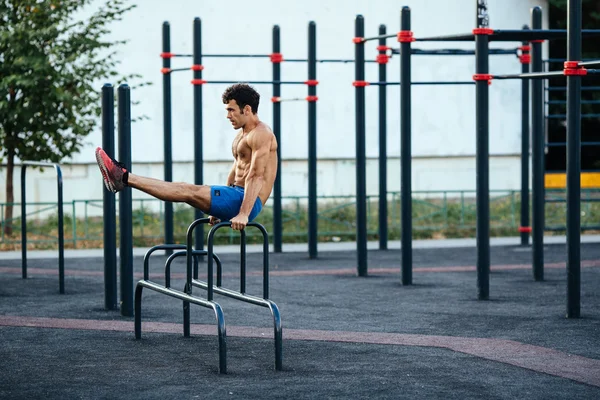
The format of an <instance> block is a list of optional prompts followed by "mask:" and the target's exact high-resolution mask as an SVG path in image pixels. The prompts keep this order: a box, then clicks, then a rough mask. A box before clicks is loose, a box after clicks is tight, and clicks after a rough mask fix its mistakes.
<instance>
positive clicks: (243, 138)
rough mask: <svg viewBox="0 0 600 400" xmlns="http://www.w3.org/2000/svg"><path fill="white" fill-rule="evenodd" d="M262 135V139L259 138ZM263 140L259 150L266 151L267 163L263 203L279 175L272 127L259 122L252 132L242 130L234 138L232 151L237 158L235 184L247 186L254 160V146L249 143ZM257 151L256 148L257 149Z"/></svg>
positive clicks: (264, 173)
mask: <svg viewBox="0 0 600 400" xmlns="http://www.w3.org/2000/svg"><path fill="white" fill-rule="evenodd" d="M259 135H260V139H262V140H258V139H259ZM265 139H266V140H265ZM249 141H250V142H252V143H257V142H261V143H263V145H262V146H261V147H259V148H258V150H257V151H261V152H265V153H266V154H265V156H266V165H265V168H264V172H263V185H262V187H261V189H260V192H259V194H258V197H259V198H260V200H261V202H262V203H263V205H264V204H265V203H266V201H267V199H268V198H269V196H270V195H271V191H272V189H273V184H274V182H275V177H276V176H277V140H275V135H274V134H273V132H272V131H271V129H270V128H269V127H268V126H267V125H266V124H264V123H262V122H259V124H258V126H256V128H254V129H253V130H251V131H250V132H248V133H246V134H244V133H243V130H240V131H239V132H238V134H237V135H236V137H235V138H234V139H233V145H232V152H233V158H234V159H235V177H234V181H233V184H234V185H237V186H242V187H245V186H246V178H247V177H248V174H249V173H250V167H251V162H252V148H251V147H250V145H249ZM255 151H256V149H255Z"/></svg>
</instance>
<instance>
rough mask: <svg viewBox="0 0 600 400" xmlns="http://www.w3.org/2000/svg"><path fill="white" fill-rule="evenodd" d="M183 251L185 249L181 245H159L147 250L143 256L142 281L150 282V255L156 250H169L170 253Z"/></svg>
mask: <svg viewBox="0 0 600 400" xmlns="http://www.w3.org/2000/svg"><path fill="white" fill-rule="evenodd" d="M184 249H186V246H185V245H183V244H159V245H156V246H153V247H151V248H150V249H148V251H146V254H144V280H145V281H147V280H150V255H152V253H154V252H155V251H157V250H171V252H172V251H173V250H184Z"/></svg>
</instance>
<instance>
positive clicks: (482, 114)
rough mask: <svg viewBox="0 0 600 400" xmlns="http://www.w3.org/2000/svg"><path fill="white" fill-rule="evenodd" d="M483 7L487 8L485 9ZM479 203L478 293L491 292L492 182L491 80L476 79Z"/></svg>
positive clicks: (482, 60) (483, 40) (483, 16)
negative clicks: (490, 157) (490, 165)
mask: <svg viewBox="0 0 600 400" xmlns="http://www.w3.org/2000/svg"><path fill="white" fill-rule="evenodd" d="M477 4H478V13H477V23H478V26H477V27H478V28H487V27H488V18H487V1H481V0H479V1H478V2H477ZM482 10H483V12H482ZM488 48H489V41H488V35H476V38H475V49H476V51H477V54H476V55H475V64H476V67H475V68H476V73H477V74H483V75H485V74H488V73H489V55H488ZM475 90H476V92H475V93H476V131H477V137H476V149H477V153H476V171H477V174H476V175H477V177H476V192H477V199H476V206H477V233H476V239H477V297H478V299H479V300H488V299H489V296H490V293H489V292H490V290H489V284H490V282H489V275H490V186H489V185H490V183H489V86H488V81H485V80H481V81H477V82H476V86H475Z"/></svg>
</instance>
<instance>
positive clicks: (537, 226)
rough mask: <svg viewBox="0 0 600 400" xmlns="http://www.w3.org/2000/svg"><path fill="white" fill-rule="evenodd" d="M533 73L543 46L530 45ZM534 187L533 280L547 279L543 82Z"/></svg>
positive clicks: (536, 109)
mask: <svg viewBox="0 0 600 400" xmlns="http://www.w3.org/2000/svg"><path fill="white" fill-rule="evenodd" d="M531 28H532V29H541V28H542V9H541V8H540V7H534V8H533V9H532V10H531ZM531 61H532V62H531V72H542V69H543V66H542V43H540V42H532V43H531ZM531 117H532V120H531V130H532V138H531V141H532V146H531V164H532V168H531V182H532V183H531V187H532V195H531V202H532V207H531V208H532V220H531V229H532V258H533V278H534V279H535V280H536V281H541V280H543V279H544V203H545V200H544V196H545V193H544V146H545V143H544V142H545V135H544V87H543V81H542V80H541V79H532V82H531Z"/></svg>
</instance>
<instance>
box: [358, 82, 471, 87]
mask: <svg viewBox="0 0 600 400" xmlns="http://www.w3.org/2000/svg"><path fill="white" fill-rule="evenodd" d="M400 84H401V83H400V82H369V86H399V85H400ZM410 84H411V85H419V86H427V85H474V84H475V81H463V82H436V81H433V82H411V83H410Z"/></svg>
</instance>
